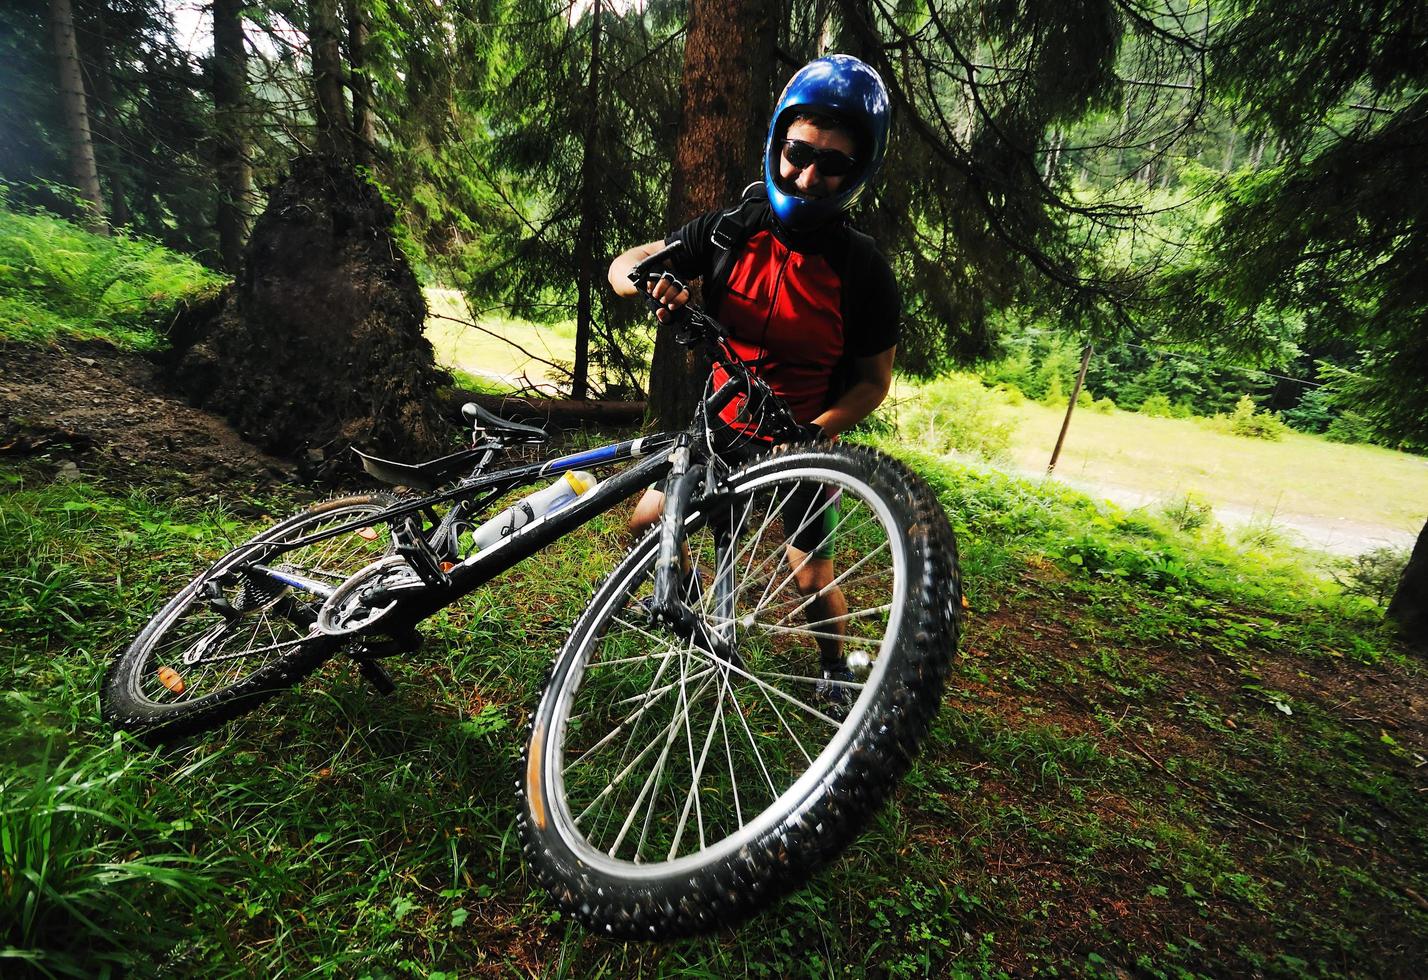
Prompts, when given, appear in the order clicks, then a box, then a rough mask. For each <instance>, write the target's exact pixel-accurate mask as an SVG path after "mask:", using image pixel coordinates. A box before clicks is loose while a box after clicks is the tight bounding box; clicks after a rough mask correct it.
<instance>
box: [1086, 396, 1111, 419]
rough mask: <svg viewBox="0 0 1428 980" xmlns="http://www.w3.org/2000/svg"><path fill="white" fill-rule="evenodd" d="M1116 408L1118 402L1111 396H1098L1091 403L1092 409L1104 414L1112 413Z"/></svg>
mask: <svg viewBox="0 0 1428 980" xmlns="http://www.w3.org/2000/svg"><path fill="white" fill-rule="evenodd" d="M1115 410H1116V403H1115V402H1113V401H1111V400H1110V399H1109V398H1097V399H1096V400H1095V401H1094V402H1092V403H1091V411H1093V412H1099V413H1100V414H1102V415H1110V414H1111V413H1112V412H1114V411H1115Z"/></svg>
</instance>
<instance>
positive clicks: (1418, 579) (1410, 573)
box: [1388, 523, 1428, 653]
mask: <svg viewBox="0 0 1428 980" xmlns="http://www.w3.org/2000/svg"><path fill="white" fill-rule="evenodd" d="M1388 618H1389V619H1390V620H1392V621H1393V622H1394V623H1395V624H1397V626H1398V634H1399V636H1401V637H1402V638H1403V641H1404V642H1405V643H1407V644H1408V645H1409V646H1411V647H1413V648H1414V649H1415V650H1418V651H1420V652H1423V653H1428V523H1425V524H1424V525H1423V530H1421V531H1419V532H1418V541H1417V542H1416V543H1415V544H1414V545H1413V554H1412V555H1411V556H1410V557H1409V559H1408V567H1407V568H1405V569H1404V570H1403V578H1402V579H1400V580H1399V582H1398V590H1397V591H1396V592H1394V593H1393V599H1392V600H1390V601H1389V603H1388Z"/></svg>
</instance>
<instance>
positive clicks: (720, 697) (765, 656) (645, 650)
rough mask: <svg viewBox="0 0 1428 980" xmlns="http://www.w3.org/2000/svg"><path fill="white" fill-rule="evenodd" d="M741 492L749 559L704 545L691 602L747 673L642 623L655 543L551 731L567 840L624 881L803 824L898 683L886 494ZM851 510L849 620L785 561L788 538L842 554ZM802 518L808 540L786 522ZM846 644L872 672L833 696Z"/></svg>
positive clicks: (548, 749) (808, 476)
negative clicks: (838, 643)
mask: <svg viewBox="0 0 1428 980" xmlns="http://www.w3.org/2000/svg"><path fill="white" fill-rule="evenodd" d="M799 485H802V486H805V487H806V486H809V485H814V486H817V487H819V488H820V491H819V493H818V494H817V495H816V497H815V502H814V503H813V504H812V505H806V504H805V502H804V501H800V500H797V498H794V497H793V496H792V491H793V488H794V487H796V486H799ZM738 493H739V494H740V496H741V498H743V499H742V500H741V502H740V505H739V507H737V508H736V512H735V513H734V514H733V515H732V517H733V524H734V526H735V528H736V533H737V537H736V545H735V548H734V550H733V551H732V553H729V552H725V553H724V554H723V555H722V556H720V561H719V562H718V564H717V565H716V563H715V561H714V551H715V549H714V547H713V539H714V533H713V532H712V531H711V530H710V529H709V528H708V527H704V528H701V529H699V530H698V531H695V532H693V533H692V534H691V557H692V559H693V561H694V564H695V567H696V569H698V570H699V572H700V573H701V574H700V580H699V582H698V583H697V584H696V583H695V582H694V581H690V582H688V583H687V584H686V595H687V597H688V598H687V600H686V601H689V602H690V603H691V605H693V606H694V607H695V608H696V609H698V610H699V612H700V614H701V616H702V617H703V618H704V620H705V622H707V623H708V624H709V625H710V627H711V628H712V629H715V630H726V631H728V630H732V631H733V633H734V648H735V650H736V652H737V655H738V658H739V661H740V662H731V661H730V660H728V659H724V658H720V657H718V656H716V655H715V654H713V653H711V652H710V651H708V650H704V649H700V648H698V647H696V646H695V645H694V644H693V643H691V642H686V641H679V640H677V639H676V638H675V637H674V636H672V635H670V634H668V633H665V632H663V631H661V630H658V629H656V628H654V627H653V626H652V625H651V624H649V623H648V621H647V620H644V621H642V620H641V617H640V610H639V606H638V600H639V599H641V598H643V597H645V596H647V595H649V594H650V593H651V592H652V587H651V585H650V581H649V569H650V566H651V565H652V559H653V552H654V543H653V541H652V540H650V541H646V543H645V545H644V547H643V550H642V551H641V552H640V555H641V559H642V560H639V561H635V562H632V563H631V565H630V567H629V570H628V571H627V572H626V573H625V574H624V576H623V577H622V578H621V580H620V581H619V582H618V583H616V584H615V585H614V587H613V588H609V589H607V590H605V591H604V592H602V597H603V605H602V606H601V608H599V609H598V610H595V611H593V613H592V618H591V619H590V621H589V626H588V628H587V629H586V631H585V639H584V641H583V642H582V643H581V645H580V646H579V647H578V648H577V649H574V650H572V651H571V652H570V653H569V654H568V657H567V664H566V665H565V670H564V672H563V673H562V674H561V675H560V676H561V677H562V678H563V680H562V681H561V685H560V690H559V694H558V697H557V700H556V702H555V706H554V710H553V712H552V714H551V716H550V718H549V721H548V724H547V725H546V726H544V732H545V735H544V741H545V748H544V751H543V752H542V755H543V762H542V763H541V765H542V767H543V772H544V781H545V784H546V786H548V787H549V790H550V792H549V794H547V795H546V799H547V801H548V805H549V807H550V819H551V822H552V825H553V827H554V828H555V830H556V831H557V832H558V833H559V834H560V836H561V838H562V839H563V840H564V841H565V843H566V844H567V846H569V847H570V849H571V850H572V851H574V852H575V854H576V855H577V856H578V857H579V858H580V859H581V860H582V861H583V862H585V863H587V864H589V865H590V866H592V867H594V868H596V869H599V870H602V871H605V872H607V873H609V874H612V875H615V876H618V877H624V878H643V879H650V878H656V877H663V876H666V875H673V874H679V873H683V872H687V871H689V870H691V869H693V868H697V867H702V866H705V865H708V864H710V863H712V862H716V861H718V860H720V859H722V858H724V857H726V856H727V855H729V854H731V853H733V852H735V851H737V850H738V849H739V848H741V847H744V846H745V845H747V844H749V843H751V842H753V841H754V840H756V839H758V838H759V837H761V836H762V835H763V834H765V833H766V832H767V831H768V830H770V829H771V828H772V827H774V826H775V825H776V824H778V823H780V822H782V821H783V820H784V819H786V818H787V817H788V815H789V814H791V813H794V812H796V811H797V810H798V809H800V807H802V806H803V805H804V803H805V801H806V800H807V799H808V797H809V796H810V795H811V794H812V793H813V792H814V791H815V790H816V789H817V788H818V787H819V786H820V785H821V784H822V783H823V782H824V781H825V780H826V779H827V778H828V777H829V776H830V774H831V773H832V772H834V771H835V770H836V769H837V767H838V765H839V763H840V761H841V760H842V759H843V757H844V755H845V753H846V751H847V750H848V747H849V743H850V742H851V741H852V739H853V736H854V733H855V732H856V731H857V730H858V727H859V725H860V723H861V722H862V720H863V718H864V717H865V716H866V714H867V712H868V710H869V708H870V706H871V703H872V701H873V700H874V698H875V692H876V691H877V689H878V688H879V686H880V685H881V684H882V682H883V679H884V677H885V675H886V673H887V671H888V669H889V661H890V660H891V657H890V653H891V651H892V647H893V644H894V643H895V640H896V637H897V635H898V628H899V625H900V622H901V615H902V606H903V602H904V599H905V597H906V593H907V572H906V569H907V552H906V541H905V540H904V539H903V537H902V535H901V533H900V532H899V531H898V530H897V527H896V524H895V521H894V518H893V515H892V512H891V510H890V509H889V507H888V506H887V504H886V503H885V502H884V501H883V499H882V498H881V496H880V495H879V494H878V493H876V492H875V491H874V490H873V489H872V488H871V487H870V486H868V484H867V483H865V482H863V481H862V480H860V479H858V478H857V477H854V476H851V475H849V474H846V473H843V472H840V471H837V470H831V469H825V468H822V467H819V466H816V465H812V464H810V465H807V466H804V467H799V468H795V469H789V470H783V471H779V472H774V473H768V474H764V475H760V476H757V477H755V478H753V479H750V480H747V481H745V482H743V483H742V484H741V485H740V486H739V489H738ZM790 501H793V503H790ZM834 506H837V510H838V514H837V521H836V530H834V531H833V533H832V534H831V542H832V544H831V547H832V553H831V556H830V557H831V558H832V560H833V575H834V584H835V585H837V586H838V589H839V590H840V591H841V593H842V595H843V598H844V599H845V601H846V610H845V611H843V612H842V613H836V612H835V611H831V610H830V609H829V607H828V606H826V605H825V606H823V607H821V608H820V607H818V606H815V605H814V602H817V601H818V600H817V599H815V600H813V601H810V600H809V598H807V597H805V596H804V595H803V594H802V593H801V592H800V590H799V588H798V583H797V581H796V578H795V575H794V566H793V565H792V564H791V563H790V553H789V552H788V550H787V549H786V548H785V547H784V537H785V534H787V535H788V536H790V537H793V536H795V535H797V538H798V540H799V541H800V543H803V544H805V545H807V546H808V551H817V550H820V548H819V547H818V546H816V545H814V544H813V542H814V541H826V540H829V535H828V534H827V531H828V529H829V528H830V527H831V526H833V521H832V520H831V519H830V518H829V517H828V513H829V511H830V510H831V509H832V507H834ZM798 508H802V510H801V511H800V513H799V514H797V515H793V517H794V523H795V524H796V527H795V526H794V524H789V523H786V522H785V520H784V519H781V517H780V516H779V515H781V514H782V515H788V514H789V512H790V511H791V510H792V509H798ZM695 519H697V518H692V519H691V520H692V521H693V520H695ZM818 521H823V522H824V524H823V527H821V528H819V530H818V531H817V532H816V533H814V534H811V535H810V534H809V533H808V532H807V530H806V529H807V528H809V527H817V526H818V525H817V524H816V523H815V522H818ZM780 525H783V526H782V527H781V526H780ZM730 592H732V600H731V599H729V598H728V594H729V593H730ZM731 607H732V608H731ZM731 613H732V615H731ZM835 621H836V622H835ZM838 632H841V633H843V634H844V640H843V644H842V646H843V651H844V653H845V654H848V655H861V656H860V657H855V658H854V659H866V660H867V661H868V663H867V665H866V667H865V668H864V670H865V672H860V673H859V674H857V675H855V676H854V678H853V679H852V680H851V681H842V682H838V681H835V682H834V683H833V684H831V685H830V684H828V683H827V682H823V683H822V684H820V682H821V681H822V670H821V659H822V658H821V654H820V649H819V641H820V639H822V640H824V641H826V640H827V638H828V635H829V633H838ZM830 688H831V689H832V690H834V691H837V692H839V694H840V695H841V697H842V699H843V700H842V703H841V704H840V703H839V701H838V698H837V696H830V694H829V693H828V691H829V689H830Z"/></svg>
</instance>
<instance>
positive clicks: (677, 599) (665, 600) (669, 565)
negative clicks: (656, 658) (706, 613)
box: [653, 432, 704, 633]
mask: <svg viewBox="0 0 1428 980" xmlns="http://www.w3.org/2000/svg"><path fill="white" fill-rule="evenodd" d="M691 442H692V439H691V437H690V435H689V433H688V432H681V433H680V434H679V437H678V438H677V439H676V440H675V444H674V451H673V452H672V453H671V454H670V468H669V475H668V477H666V480H665V495H664V507H663V509H662V511H661V513H660V520H659V551H658V553H657V555H656V557H655V568H654V609H653V612H654V615H655V620H656V621H663V622H666V623H669V624H671V625H672V626H674V627H675V628H676V630H677V631H678V632H680V633H685V632H687V630H688V629H689V628H690V626H692V625H693V622H694V618H695V617H694V613H693V611H692V610H691V609H690V608H689V607H688V606H687V605H686V604H685V602H684V598H683V597H682V596H681V595H680V591H681V590H680V580H681V578H682V577H683V576H682V573H683V571H684V553H685V551H686V548H687V544H686V536H685V533H684V522H685V520H687V519H688V517H689V502H690V500H691V499H692V498H693V496H694V493H695V490H696V489H698V487H699V484H700V482H701V481H702V480H703V478H704V467H703V466H700V465H694V466H691V465H690V461H689V446H690V443H691Z"/></svg>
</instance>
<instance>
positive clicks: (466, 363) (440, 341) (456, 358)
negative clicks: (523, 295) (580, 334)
mask: <svg viewBox="0 0 1428 980" xmlns="http://www.w3.org/2000/svg"><path fill="white" fill-rule="evenodd" d="M424 292H425V294H426V303H427V309H428V313H429V317H428V320H427V327H426V336H427V339H428V340H430V341H431V343H432V346H433V347H434V348H435V349H436V360H437V363H438V364H440V365H441V366H442V367H445V368H447V369H448V370H454V371H456V372H459V374H458V377H459V376H461V375H465V376H467V377H469V378H471V379H474V382H475V384H476V385H477V386H478V387H482V388H490V389H492V390H498V389H505V390H513V389H517V388H521V387H524V386H526V384H527V383H529V384H535V385H540V384H549V383H551V382H553V381H554V379H555V378H557V377H558V376H559V374H558V372H555V371H553V370H552V369H551V367H550V364H547V363H542V362H546V361H548V362H551V363H553V364H559V365H562V366H564V367H566V368H569V367H570V365H571V364H572V363H573V361H574V359H575V321H573V320H571V321H567V322H562V323H551V324H537V323H530V322H527V321H524V320H511V319H508V318H504V317H493V316H483V317H481V318H479V326H475V327H473V326H469V323H470V322H471V314H470V313H469V312H468V310H467V307H466V303H465V301H464V300H463V299H462V296H461V294H460V293H459V292H457V291H456V290H454V289H440V288H437V287H434V286H429V287H427V288H426V289H425V290H424ZM547 393H550V392H549V390H548V391H547Z"/></svg>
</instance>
